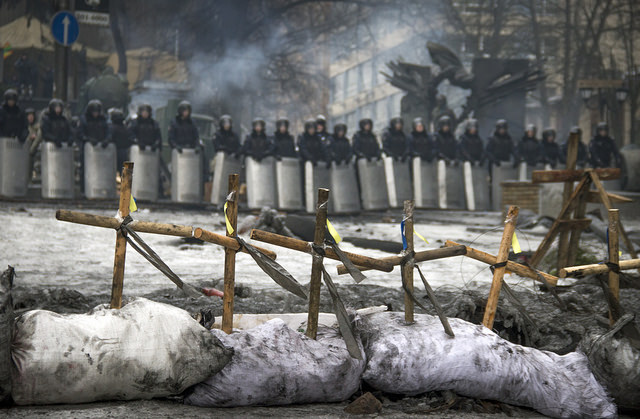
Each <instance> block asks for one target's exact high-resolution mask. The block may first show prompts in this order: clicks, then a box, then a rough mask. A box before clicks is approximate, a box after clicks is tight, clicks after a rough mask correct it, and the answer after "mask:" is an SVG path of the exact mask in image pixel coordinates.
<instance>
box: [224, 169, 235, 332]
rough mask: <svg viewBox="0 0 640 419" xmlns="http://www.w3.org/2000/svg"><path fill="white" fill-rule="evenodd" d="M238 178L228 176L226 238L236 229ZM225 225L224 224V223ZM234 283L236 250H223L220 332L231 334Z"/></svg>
mask: <svg viewBox="0 0 640 419" xmlns="http://www.w3.org/2000/svg"><path fill="white" fill-rule="evenodd" d="M238 178H239V176H238V175H237V174H231V175H229V189H228V191H229V195H228V196H229V197H230V198H229V200H228V201H227V204H226V205H225V206H226V214H225V217H226V220H228V222H229V224H230V225H231V231H229V229H228V228H227V237H236V236H237V229H238ZM225 224H226V223H225ZM235 281H236V250H234V249H230V248H228V247H225V248H224V296H223V297H222V331H223V332H225V333H227V334H231V332H232V331H233V297H234V294H235Z"/></svg>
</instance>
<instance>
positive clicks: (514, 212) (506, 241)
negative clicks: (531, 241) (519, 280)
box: [482, 206, 519, 329]
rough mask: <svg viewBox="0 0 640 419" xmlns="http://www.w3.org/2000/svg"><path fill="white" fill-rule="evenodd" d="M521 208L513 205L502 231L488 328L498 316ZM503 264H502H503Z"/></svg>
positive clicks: (485, 320)
mask: <svg viewBox="0 0 640 419" xmlns="http://www.w3.org/2000/svg"><path fill="white" fill-rule="evenodd" d="M518 212H519V208H518V207H516V206H511V207H510V208H509V212H507V218H506V219H505V225H504V231H503V232H502V241H501V242H500V249H499V250H498V255H497V256H496V262H497V264H498V266H496V267H495V268H494V270H493V282H492V283H491V289H490V290H489V298H488V299H487V306H486V308H485V310H484V317H483V319H482V324H483V325H484V326H485V327H487V328H488V329H493V321H494V320H495V318H496V311H497V309H498V299H499V298H500V288H502V278H504V271H505V269H506V262H507V261H508V260H509V249H511V239H512V238H513V232H514V231H515V230H516V221H517V220H518ZM503 263H504V265H503V266H500V265H501V264H503Z"/></svg>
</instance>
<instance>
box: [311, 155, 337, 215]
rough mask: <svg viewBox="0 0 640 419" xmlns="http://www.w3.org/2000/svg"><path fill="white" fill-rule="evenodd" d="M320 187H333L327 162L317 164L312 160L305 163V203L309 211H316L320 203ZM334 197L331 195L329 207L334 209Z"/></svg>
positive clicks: (329, 209)
mask: <svg viewBox="0 0 640 419" xmlns="http://www.w3.org/2000/svg"><path fill="white" fill-rule="evenodd" d="M318 188H331V176H330V175H329V169H328V168H327V166H326V163H325V162H319V163H318V164H316V165H315V166H314V165H313V163H311V162H310V161H307V162H305V163H304V198H305V199H304V205H305V210H306V211H307V212H309V213H315V212H316V204H317V203H318ZM333 201H334V199H333V197H332V196H331V195H329V208H328V211H329V212H331V210H332V209H333Z"/></svg>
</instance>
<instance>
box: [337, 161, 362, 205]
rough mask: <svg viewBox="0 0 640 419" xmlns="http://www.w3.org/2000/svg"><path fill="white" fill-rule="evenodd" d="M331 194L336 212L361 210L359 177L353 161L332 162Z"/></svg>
mask: <svg viewBox="0 0 640 419" xmlns="http://www.w3.org/2000/svg"><path fill="white" fill-rule="evenodd" d="M331 195H332V198H331V201H332V202H333V211H334V212H336V213H353V212H358V211H360V209H361V208H360V194H359V193H358V178H357V177H356V168H355V166H354V165H353V163H352V162H348V163H343V164H337V163H336V162H333V163H331Z"/></svg>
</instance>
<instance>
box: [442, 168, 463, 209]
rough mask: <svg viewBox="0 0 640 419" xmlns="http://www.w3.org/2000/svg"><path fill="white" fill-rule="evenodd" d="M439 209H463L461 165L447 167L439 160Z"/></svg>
mask: <svg viewBox="0 0 640 419" xmlns="http://www.w3.org/2000/svg"><path fill="white" fill-rule="evenodd" d="M438 207H440V208H441V209H463V208H464V207H465V201H464V181H463V178H462V167H461V166H460V165H453V164H451V165H447V164H446V162H445V161H444V160H438Z"/></svg>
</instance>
